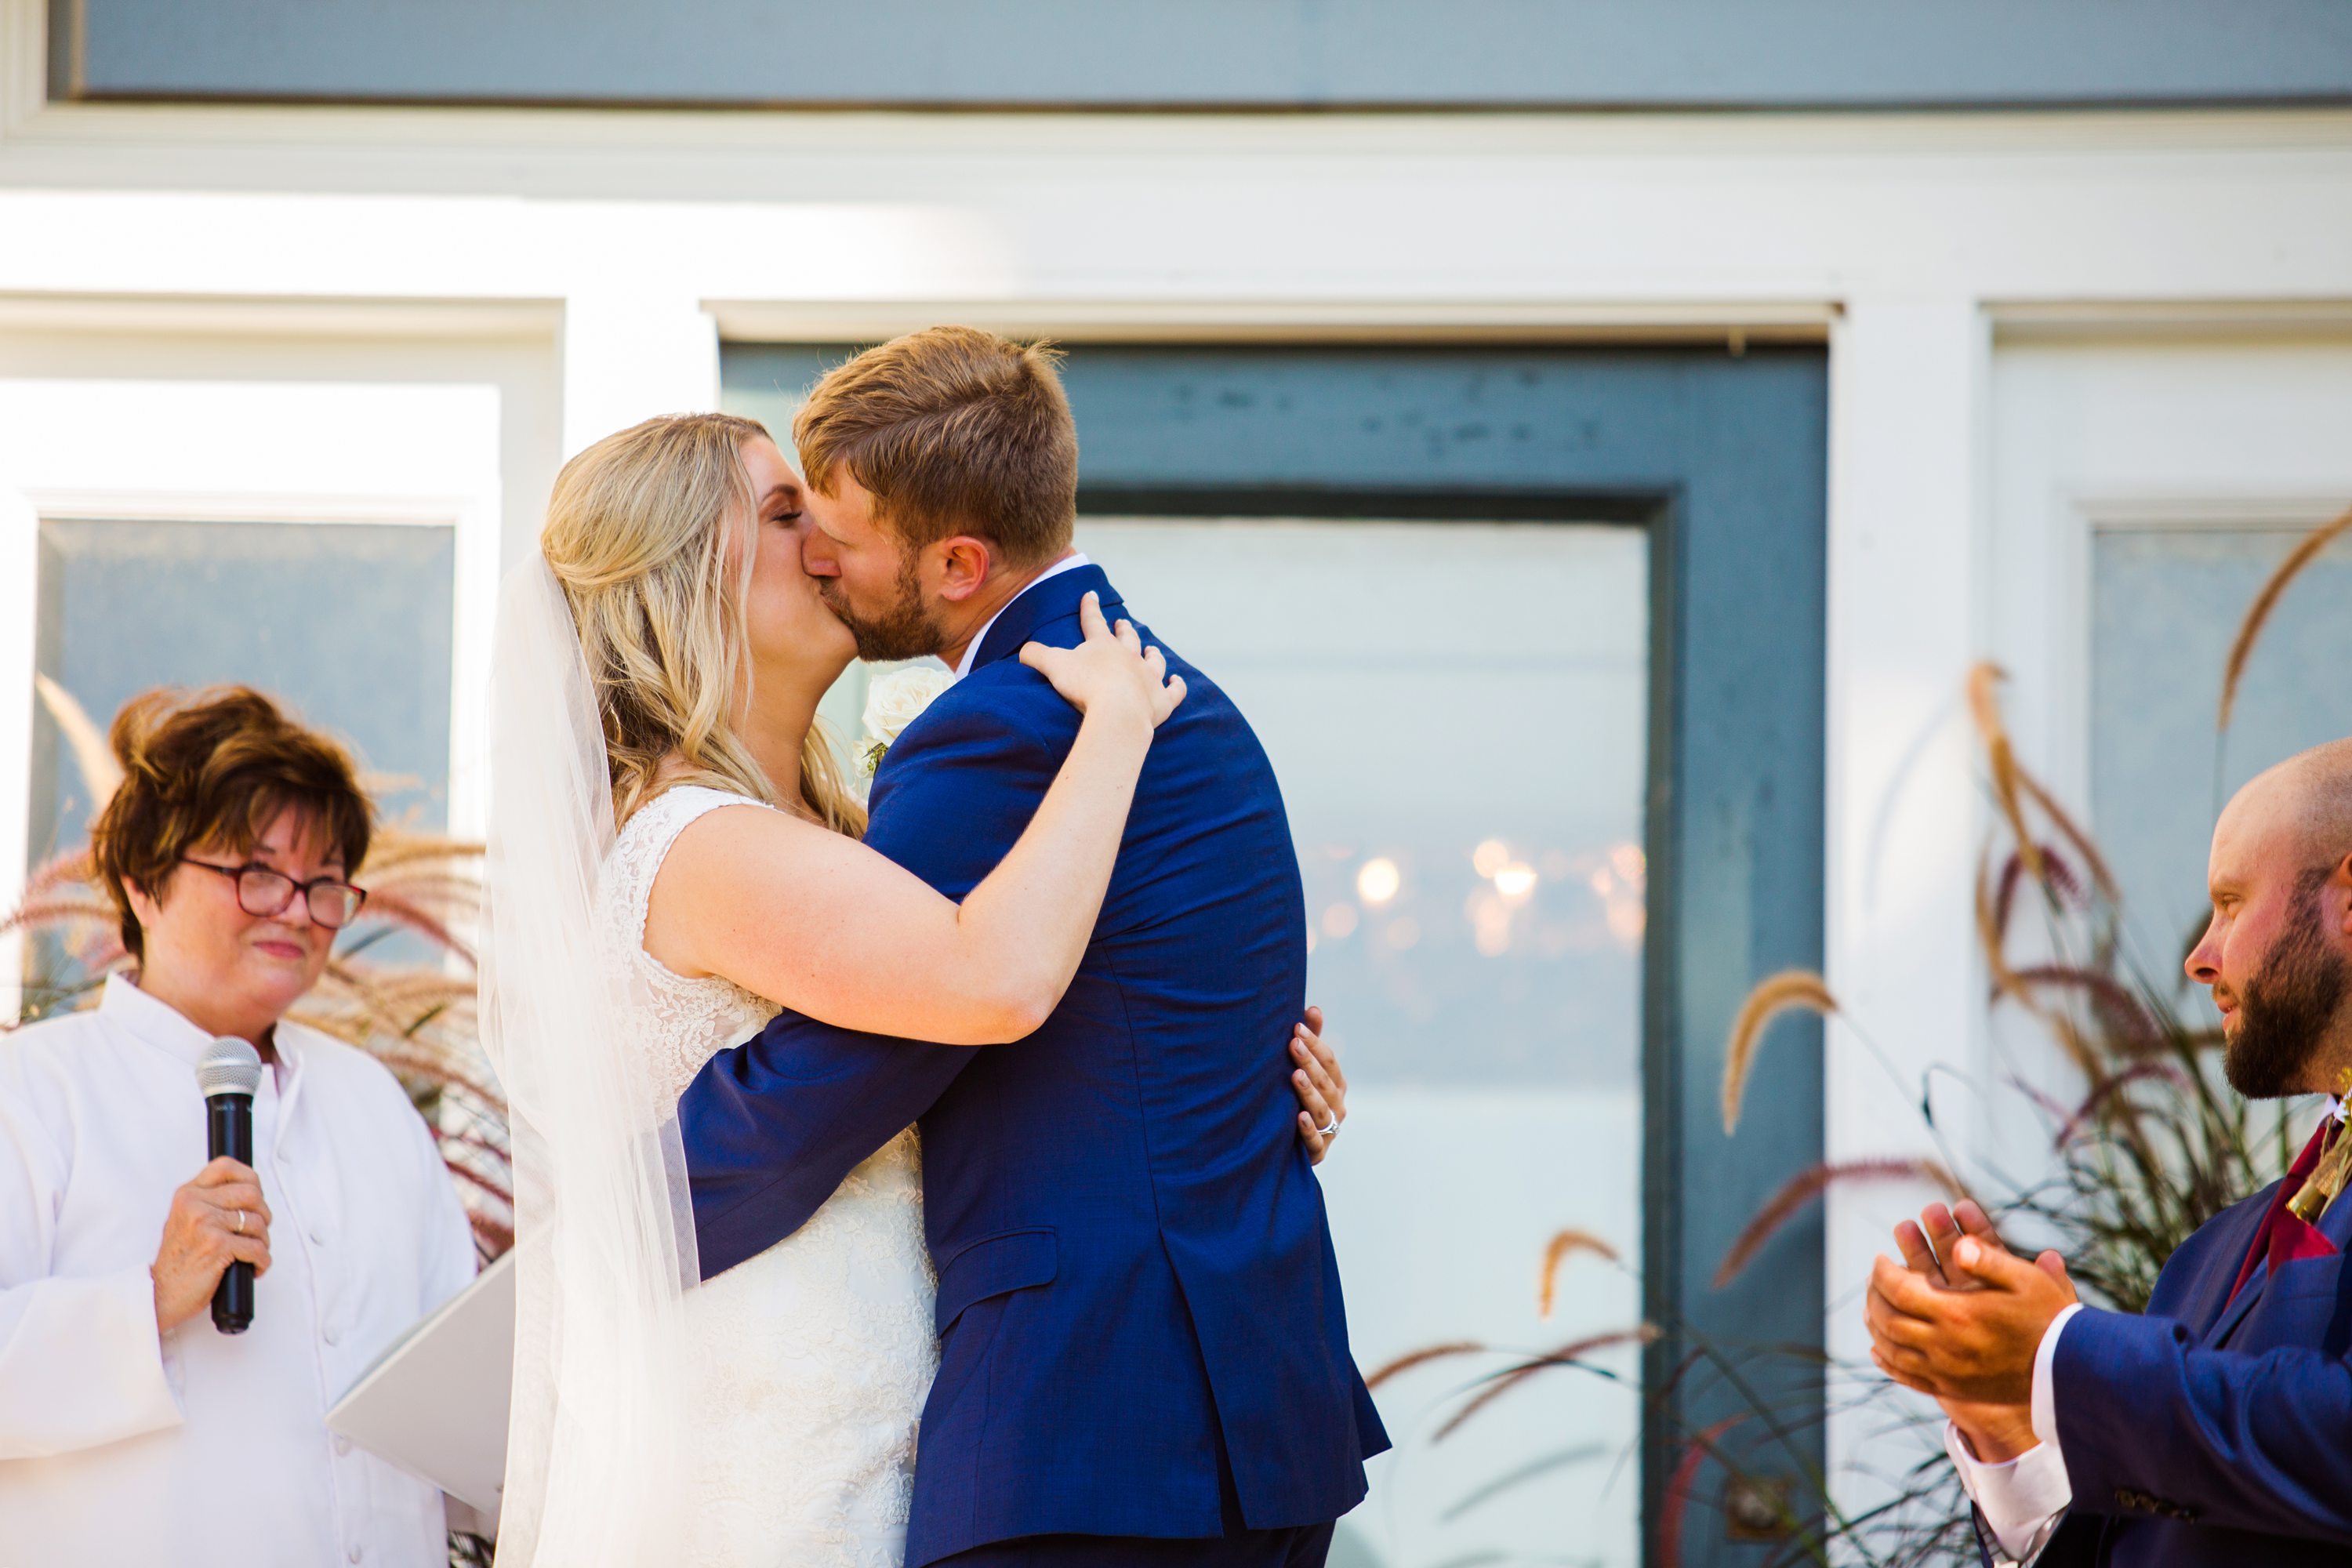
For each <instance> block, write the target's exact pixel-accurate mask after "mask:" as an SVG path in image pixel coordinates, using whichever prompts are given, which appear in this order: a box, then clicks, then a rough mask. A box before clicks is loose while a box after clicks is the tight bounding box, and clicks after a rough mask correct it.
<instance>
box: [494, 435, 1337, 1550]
mask: <svg viewBox="0 0 2352 1568" xmlns="http://www.w3.org/2000/svg"><path fill="white" fill-rule="evenodd" d="M805 526H806V525H805V524H804V522H803V519H802V516H801V509H800V487H799V481H798V480H797V479H796V478H795V476H794V475H793V470H792V468H790V467H789V465H787V464H786V462H785V460H784V458H783V456H782V453H781V452H780V451H779V450H778V449H777V447H776V446H775V444H774V443H773V441H772V440H771V439H770V437H769V436H768V433H767V431H766V430H765V429H764V428H762V427H761V426H759V425H757V424H755V423H753V422H751V421H750V420H745V419H738V418H734V417H731V416H724V415H716V414H709V415H683V416H672V417H668V418H663V419H655V420H650V421H647V422H646V423H645V424H643V425H639V426H635V427H634V428H632V429H629V430H625V431H622V432H621V433H619V434H618V435H614V436H611V437H606V438H605V439H604V440H603V441H600V442H598V443H597V444H596V445H594V446H593V447H589V448H588V449H587V450H585V451H583V452H582V453H581V454H580V455H579V456H577V457H575V458H572V460H571V462H569V463H568V464H566V465H565V466H564V468H563V471H562V474H561V475H560V476H558V478H557V480H556V485H555V490H554V495H553V498H552V500H551V503H550V506H549V510H548V517H547V522H546V526H545V529H544V530H543V531H542V533H541V550H540V552H539V553H538V554H537V555H535V556H534V557H533V558H532V559H531V560H530V561H527V562H525V563H523V564H522V565H521V566H520V567H519V568H518V569H517V570H516V571H515V572H513V573H512V574H510V575H509V579H508V582H507V585H506V588H505V591H504V595H503V600H502V603H501V605H500V608H499V643H498V647H497V650H496V656H495V659H494V668H495V672H496V673H495V677H494V685H493V690H492V693H491V707H492V713H491V724H492V731H491V732H492V734H493V736H494V741H493V745H492V759H491V817H490V833H489V881H488V891H489V900H488V903H489V909H488V920H487V922H486V923H487V933H486V934H487V942H486V944H485V952H484V963H483V1028H484V1037H485V1040H486V1043H487V1044H488V1047H489V1048H490V1049H491V1052H492V1057H493V1060H494V1062H495V1063H496V1065H497V1067H498V1069H499V1077H500V1079H501V1081H502V1083H503V1085H504V1087H505V1089H506V1090H507V1093H508V1097H509V1110H510V1118H509V1119H510V1123H511V1129H512V1143H513V1152H514V1160H515V1176H516V1183H515V1184H516V1199H515V1211H516V1213H515V1217H516V1226H517V1232H518V1236H519V1237H520V1242H519V1255H518V1258H517V1268H518V1274H517V1290H518V1305H517V1327H516V1346H515V1383H514V1389H513V1407H512V1415H511V1417H510V1422H509V1445H508V1460H507V1484H506V1490H505V1494H504V1502H503V1511H502V1518H501V1523H500V1532H499V1533H500V1540H499V1562H500V1563H502V1564H521V1565H531V1564H537V1565H541V1568H572V1565H574V1564H582V1563H613V1564H636V1563H656V1562H677V1563H695V1564H712V1565H720V1568H736V1565H745V1568H749V1565H751V1564H775V1565H779V1568H782V1565H786V1564H789V1565H792V1568H834V1565H839V1568H898V1563H899V1561H900V1557H901V1554H902V1542H903V1540H904V1533H905V1526H906V1520H907V1508H908V1489H909V1482H910V1479H911V1476H912V1468H913V1463H914V1452H915V1435H916V1422H917V1417H918V1415H919V1413H920V1411H921V1408H922V1404H923V1399H924V1395H925V1393H926V1391H927V1389H928V1386H929V1381H930V1377H931V1373H932V1371H933V1364H934V1359H935V1355H936V1351H935V1345H934V1338H933V1329H932V1322H931V1294H932V1276H931V1269H930V1262H929V1257H928V1255H927V1253H926V1251H925V1248H924V1244H923V1227H922V1214H921V1205H922V1187H921V1177H920V1166H919V1154H918V1148H917V1140H916V1131H915V1130H914V1129H912V1128H909V1129H908V1130H907V1131H905V1132H903V1133H901V1134H900V1135H899V1136H898V1139H897V1140H896V1141H894V1142H892V1143H891V1144H890V1145H889V1146H888V1147H887V1148H885V1149H884V1150H882V1151H881V1152H879V1153H877V1154H876V1155H874V1156H873V1157H872V1158H871V1159H869V1160H868V1161H866V1163H865V1164H863V1165H862V1166H860V1167H859V1168H858V1169H857V1170H856V1172H854V1173H852V1174H851V1175H850V1177H849V1178H848V1180H846V1181H845V1182H844V1183H843V1184H842V1185H841V1187H840V1189H839V1190H838V1191H837V1192H836V1193H835V1195H834V1196H833V1198H832V1199H831V1200H830V1201H829V1202H828V1203H827V1204H826V1205H824V1208H823V1209H822V1210H821V1211H820V1212H819V1213H818V1215H817V1216H816V1217H815V1218H814V1220H812V1221H811V1222H810V1223H809V1224H808V1225H807V1226H804V1227H803V1228H802V1229H801V1230H800V1231H799V1232H798V1233H796V1234H795V1235H793V1236H792V1237H788V1238H787V1239H785V1240H784V1241H782V1242H781V1243H779V1244H778V1245H777V1246H775V1247H772V1248H771V1249H770V1250H769V1251H767V1252H766V1253H764V1254H762V1255H761V1256H760V1257H758V1258H753V1259H751V1261H750V1262H748V1263H745V1264H742V1265H740V1266H739V1267H737V1268H732V1269H730V1270H729V1271H727V1272H726V1273H724V1274H721V1275H719V1277H717V1278H716V1279H712V1280H710V1281H709V1282H708V1283H706V1284H703V1285H700V1286H699V1287H695V1286H694V1285H693V1283H692V1282H693V1281H695V1280H696V1279H698V1275H699V1270H698V1267H697V1265H696V1261H695V1254H694V1228H693V1222H692V1218H691V1215H690V1213H689V1211H688V1205H687V1199H686V1183H685V1172H684V1166H683V1161H682V1158H681V1156H680V1153H679V1149H678V1143H677V1127H676V1123H675V1121H674V1114H675V1105H676V1101H677V1095H678V1093H679V1091H680V1090H681V1089H683V1088H684V1087H685V1085H686V1084H687V1082H688V1080H689V1079H692V1078H693V1076H694V1074H695V1072H696V1071H697V1069H698V1068H700V1067H701V1066H702V1064H703V1062H704V1061H705V1060H707V1059H708V1058H709V1057H710V1056H711V1055H712V1054H714V1053H715V1052H717V1051H719V1050H721V1049H723V1048H725V1047H729V1046H731V1045H735V1044H738V1043H740V1041H741V1040H743V1039H744V1038H746V1037H749V1036H751V1034H753V1033H755V1032H756V1031H757V1030H758V1029H759V1027H760V1026H761V1024H762V1023H764V1022H765V1021H766V1019H767V1018H768V1017H769V1016H772V1014H773V1013H774V1012H775V1011H776V1010H777V1009H778V1007H780V1006H782V1007H790V1008H793V1009H795V1010H797V1011H799V1012H802V1013H805V1014H807V1015H809V1016H813V1017H816V1018H820V1019H823V1020H825V1021H827V1022H830V1023H834V1024H838V1025H842V1026H847V1027H850V1028H856V1029H861V1030H868V1031H872V1032H875V1033H877V1034H883V1035H895V1036H901V1037H918V1038H922V1039H929V1040H934V1041H940V1042H942V1043H946V1044H952V1045H963V1046H972V1047H988V1046H991V1045H995V1044H1000V1043H1003V1042H1006V1041H1010V1040H1013V1039H1016V1038H1018V1037H1021V1036H1023V1035H1025V1034H1026V1033H1027V1032H1028V1031H1029V1030H1030V1029H1031V1028H1033V1027H1034V1026H1035V1024H1036V1022H1037V1021H1038V1020H1039V1019H1041V1018H1042V1017H1043V1016H1045V1013H1047V1012H1050V1011H1051V1010H1052V1008H1053V1006H1054V1005H1055V1004H1056V1003H1057V1002H1058V1001H1059V999H1060V996H1061V993H1062V991H1063V990H1064V989H1065V988H1066V987H1067V985H1068V984H1069V983H1070V979H1071V976H1072V975H1073V973H1075V972H1076V968H1077V965H1078V963H1079V960H1080V958H1081V956H1082V955H1083V953H1084V952H1085V950H1086V946H1087V941H1088V940H1089V938H1090V935H1091V933H1092V931H1093V927H1094V923H1095V920H1096V917H1097V912H1098V910H1099V908H1100V905H1101V902H1102V899H1103V894H1104V890H1105V889H1106V887H1107V886H1108V879H1109V877H1110V873H1111V869H1112V864H1113V861H1114V859H1115V858H1116V856H1117V853H1118V843H1119V837H1120V833H1121V830H1122V828H1123V826H1124V824H1125V821H1126V816H1127V811H1128V805H1129V798H1130V796H1131V795H1132V793H1133V790H1134V786H1135V782H1136V778H1137V775H1138V773H1139V772H1140V770H1141V767H1142V764H1143V760H1144V756H1145V753H1146V752H1147V751H1148V749H1149V747H1150V742H1151V736H1152V732H1153V731H1154V730H1155V729H1156V728H1157V726H1158V725H1159V723H1160V721H1162V720H1164V719H1165V718H1166V717H1167V716H1168V715H1169V713H1171V711H1173V710H1174V709H1175V707H1176V705H1177V704H1178V703H1180V702H1181V701H1182V700H1183V697H1184V691H1183V683H1182V681H1181V679H1171V678H1167V677H1166V676H1165V667H1164V664H1163V663H1162V661H1161V659H1160V656H1159V654H1158V652H1157V650H1147V649H1143V648H1141V647H1140V646H1139V643H1138V641H1137V639H1136V637H1135V634H1134V631H1133V629H1132V628H1131V627H1129V626H1127V625H1126V624H1125V623H1121V625H1120V626H1119V627H1118V630H1117V631H1116V632H1114V631H1113V630H1112V629H1111V628H1109V627H1108V626H1105V625H1104V624H1103V619H1102V616H1101V615H1100V613H1099V612H1098V611H1097V610H1096V609H1095V608H1094V607H1093V605H1092V603H1091V601H1089V603H1088V605H1087V635H1086V640H1085V642H1084V644H1083V645H1082V646H1081V647H1077V648H1074V649H1056V648H1048V647H1041V646H1039V645H1035V644H1033V645H1031V646H1030V647H1028V648H1026V649H1024V652H1023V655H1022V658H1023V661H1024V663H1026V664H1028V665H1030V666H1031V667H1032V668H1034V669H1036V670H1037V671H1038V672H1039V673H1040V674H1042V675H1043V676H1045V679H1048V680H1050V681H1051V682H1052V683H1053V685H1054V688H1055V690H1056V691H1058V692H1059V693H1060V694H1061V695H1062V697H1063V698H1064V699H1065V700H1067V701H1069V702H1070V703H1071V704H1072V705H1073V706H1074V707H1076V708H1077V709H1078V710H1080V711H1081V713H1082V714H1083V715H1084V719H1083V722H1082V723H1081V725H1080V728H1079V731H1078V736H1077V741H1076V744H1075V745H1074V746H1073V748H1072V750H1071V752H1070V754H1069V756H1068V758H1067V760H1066V763H1064V765H1063V767H1062V770H1061V773H1060V774H1059V776H1058V777H1057V778H1056V780H1055V784H1054V785H1053V787H1052V788H1051V790H1050V791H1048V793H1047V794H1046V795H1045V800H1044V802H1043V804H1042V805H1040V806H1039V808H1038V811H1037V814H1036V816H1035V817H1034V820H1033V821H1032V822H1031V824H1030V826H1029V828H1028V830H1027V832H1025V833H1024V835H1023V836H1022V837H1021V840H1020V842H1019V843H1018V844H1017V845H1015V846H1014V847H1013V850H1012V852H1011V853H1010V854H1008V855H1007V856H1006V857H1005V858H1004V860H1003V863H1002V864H1001V865H999V866H998V867H997V868H996V869H995V870H994V871H993V872H992V873H991V874H990V876H989V877H988V878H987V879H985V880H983V881H982V883H981V884H980V885H979V886H978V887H977V888H975V889H973V890H972V892H971V894H970V896H969V897H967V898H966V899H965V900H963V902H962V903H961V905H958V904H956V903H954V902H952V901H950V900H948V899H946V898H943V897H941V896H940V894H938V893H936V892H934V891H933V890H932V889H930V888H929V886H928V885H927V884H925V883H923V882H922V881H920V880H919V879H917V878H916V877H914V876H913V875H912V874H911V873H909V872H908V871H906V870H904V869H902V868H899V867H898V866H896V865H894V864H893V863H892V862H890V861H888V860H886V859H884V858H882V857H881V856H879V855H877V854H875V853H874V852H872V851H870V850H868V849H866V848H865V847H863V846H862V845H861V844H860V843H858V841H857V840H858V835H859V834H860V832H861V831H862V829H863V827H864V825H865V811H864V807H863V806H862V805H861V804H860V803H859V801H858V799H857V797H856V795H854V794H852V792H851V791H850V790H849V788H848V787H847V786H846V785H845V783H844V781H843V779H842V777H841V774H840V772H839V769H838V767H837V765H836V763H835V760H834V755H833V752H832V750H831V747H830V744H829V742H828V740H827V738H826V736H825V735H824V731H823V730H822V727H821V726H820V725H818V723H817V722H816V706H817V702H818V700H819V699H820V698H821V697H822V696H823V695H824V691H825V690H826V689H827V688H828V687H830V686H831V685H832V684H833V682H834V680H835V679H836V678H837V677H838V676H839V675H840V674H841V673H842V671H843V670H844V669H845V668H847V666H848V664H849V661H850V658H852V656H853V654H854V652H855V645H854V641H853V638H852V637H851V634H850V633H849V631H848V630H847V628H846V627H845V626H842V624H841V623H840V622H839V621H837V620H836V619H835V617H834V616H833V615H832V613H831V612H830V611H828V610H827V609H826V608H825V607H824V604H823V603H822V602H821V601H820V599H819V598H818V596H817V594H816V591H815V584H814V581H813V580H812V579H811V578H809V577H808V576H807V575H805V574H803V570H802V567H801V552H800V546H801V540H802V536H803V531H804V529H805ZM747 889H749V890H748V891H747ZM1319 1027H1320V1018H1319V1016H1318V1015H1317V1014H1316V1013H1315V1011H1314V1010H1313V1009H1309V1010H1308V1017H1307V1023H1305V1024H1302V1025H1301V1026H1300V1027H1299V1031H1298V1042H1297V1044H1295V1045H1293V1046H1292V1047H1291V1048H1292V1050H1293V1052H1294V1054H1295V1055H1296V1056H1297V1063H1296V1064H1293V1065H1295V1066H1297V1067H1298V1068H1299V1069H1300V1070H1298V1071H1297V1072H1296V1073H1295V1074H1294V1084H1293V1087H1294V1089H1296V1090H1297V1094H1298V1096H1299V1099H1300V1101H1301V1104H1302V1107H1303V1108H1304V1109H1303V1112H1302V1116H1301V1119H1300V1126H1301V1136H1302V1137H1304V1138H1306V1139H1307V1141H1308V1142H1309V1145H1310V1148H1311V1149H1312V1150H1313V1152H1314V1153H1315V1154H1316V1155H1317V1156H1318V1157H1319V1156H1320V1154H1321V1152H1322V1149H1323V1140H1322V1138H1321V1137H1320V1136H1319V1134H1318V1131H1316V1130H1317V1129H1319V1128H1322V1127H1327V1126H1329V1125H1331V1124H1332V1123H1333V1121H1335V1120H1336V1118H1337V1116H1338V1115H1339V1114H1341V1113H1342V1110H1343V1100H1344V1095H1345V1088H1346V1086H1345V1080H1344V1079H1340V1078H1339V1076H1338V1069H1337V1065H1336V1063H1335V1062H1333V1061H1332V1059H1331V1058H1330V1056H1329V1054H1328V1051H1327V1050H1326V1049H1325V1048H1324V1047H1323V1046H1322V1043H1321V1041H1320V1040H1319V1038H1318V1037H1317V1035H1316V1033H1315V1031H1316V1030H1317V1029H1319ZM1277 1048H1278V1047H1277V1043H1276V1042H1268V1052H1269V1057H1270V1058H1271V1056H1272V1054H1273V1053H1274V1052H1275V1051H1276V1049H1277ZM1268 1070H1273V1068H1272V1063H1271V1060H1270V1061H1269V1068H1268ZM1039 1135H1040V1136H1050V1135H1051V1132H1050V1130H1049V1129H1040V1130H1039Z"/></svg>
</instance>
